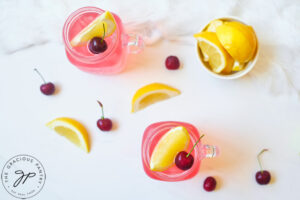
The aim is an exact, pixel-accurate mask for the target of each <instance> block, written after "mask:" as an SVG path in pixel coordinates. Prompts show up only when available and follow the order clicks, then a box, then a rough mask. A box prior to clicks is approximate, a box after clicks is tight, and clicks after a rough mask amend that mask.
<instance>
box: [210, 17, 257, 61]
mask: <svg viewBox="0 0 300 200" xmlns="http://www.w3.org/2000/svg"><path fill="white" fill-rule="evenodd" d="M216 33H217V36H218V39H219V41H220V42H221V44H222V45H223V47H224V48H225V49H226V50H227V51H228V53H229V54H230V55H231V56H232V57H233V58H234V59H235V60H237V61H239V62H240V63H245V62H248V61H250V60H251V59H252V58H253V57H254V54H255V52H256V46H257V39H256V35H255V32H254V30H253V28H252V27H251V26H247V25H245V24H242V23H240V22H236V21H231V22H225V23H224V24H222V25H220V26H218V27H217V28H216Z"/></svg>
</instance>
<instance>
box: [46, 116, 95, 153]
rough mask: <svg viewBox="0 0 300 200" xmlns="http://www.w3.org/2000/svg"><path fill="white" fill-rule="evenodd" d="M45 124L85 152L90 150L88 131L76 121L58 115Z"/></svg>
mask: <svg viewBox="0 0 300 200" xmlns="http://www.w3.org/2000/svg"><path fill="white" fill-rule="evenodd" d="M46 126H47V127H49V128H50V129H52V130H54V131H55V132H56V133H58V134H59V135H61V136H64V137H65V138H67V139H68V140H69V141H70V142H72V143H73V144H75V145H76V146H78V147H79V148H81V149H82V150H84V151H85V152H87V153H88V152H89V151H90V145H89V137H88V132H87V130H86V129H85V127H84V126H83V125H82V124H81V123H79V122H78V121H76V120H74V119H71V118H68V117H60V118H56V119H54V120H52V121H50V122H48V123H47V124H46Z"/></svg>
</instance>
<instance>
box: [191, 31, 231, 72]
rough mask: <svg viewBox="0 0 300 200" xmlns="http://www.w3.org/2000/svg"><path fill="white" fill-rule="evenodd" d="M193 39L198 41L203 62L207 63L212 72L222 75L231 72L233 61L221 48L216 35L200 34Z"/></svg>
mask: <svg viewBox="0 0 300 200" xmlns="http://www.w3.org/2000/svg"><path fill="white" fill-rule="evenodd" d="M194 37H195V38H196V39H197V40H198V46H199V48H200V49H201V52H202V54H203V57H204V61H206V62H208V63H209V66H210V67H211V69H212V71H214V72H216V73H224V74H228V73H230V72H231V69H232V65H233V59H232V57H231V56H230V55H229V54H228V53H227V52H226V50H225V49H224V48H223V46H222V44H221V43H220V41H219V40H218V37H217V35H216V33H214V32H200V33H196V34H195V35H194Z"/></svg>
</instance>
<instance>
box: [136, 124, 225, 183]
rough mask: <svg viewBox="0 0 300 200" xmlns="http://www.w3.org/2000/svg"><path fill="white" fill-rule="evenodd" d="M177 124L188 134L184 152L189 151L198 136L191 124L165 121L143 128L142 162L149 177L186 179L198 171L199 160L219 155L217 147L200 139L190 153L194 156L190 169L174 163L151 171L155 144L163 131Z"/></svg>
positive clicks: (174, 179) (171, 179)
mask: <svg viewBox="0 0 300 200" xmlns="http://www.w3.org/2000/svg"><path fill="white" fill-rule="evenodd" d="M177 126H183V127H185V128H186V129H187V131H188V133H189V135H190V143H189V146H188V148H187V149H186V152H189V151H190V150H191V149H192V147H193V145H194V144H195V143H196V141H197V140H198V139H199V137H200V135H199V132H198V130H197V129H196V128H195V127H194V126H193V125H191V124H188V123H184V122H175V121H167V122H158V123H154V124H151V125H150V126H148V127H147V129H146V130H145V132H144V136H143V141H142V162H143V167H144V171H145V173H146V174H147V175H148V176H149V177H151V178H153V179H157V180H161V181H183V180H187V179H190V178H192V177H194V176H195V175H196V174H197V173H198V171H199V168H200V164H201V160H203V159H204V158H212V157H215V156H218V155H219V149H218V147H216V146H212V145H204V144H201V140H200V141H199V143H198V144H197V145H196V146H195V148H194V150H193V151H192V153H191V154H192V155H193V157H194V164H193V166H192V167H191V168H190V169H188V170H185V171H184V170H181V169H179V168H177V167H176V166H175V165H174V166H172V167H170V168H169V169H167V170H165V171H160V172H159V171H151V170H150V164H149V163H150V158H151V155H152V152H153V150H154V148H155V146H156V144H157V143H158V141H159V140H160V138H161V137H162V136H163V135H164V134H165V133H167V132H168V131H169V130H170V129H172V128H175V127H177Z"/></svg>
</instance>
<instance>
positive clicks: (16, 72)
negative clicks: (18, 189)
mask: <svg viewBox="0 0 300 200" xmlns="http://www.w3.org/2000/svg"><path fill="white" fill-rule="evenodd" d="M122 5H123V4H122ZM98 6H99V5H98ZM114 6H116V5H115V4H111V6H110V7H109V8H111V9H112V10H113V8H115V9H117V6H116V7H114ZM297 6H298V7H299V4H298V5H297ZM70 10H74V8H72V9H71V8H70ZM70 10H69V12H70ZM227 14H231V13H227ZM253 15H254V13H253ZM123 16H124V13H123ZM64 17H66V16H64ZM64 19H65V18H63V19H61V23H63V22H64ZM60 26H61V25H60ZM254 26H255V24H254ZM261 28H262V27H261V26H260V24H258V29H257V32H258V35H259V36H261V37H262V38H266V36H264V35H263V34H262V33H263V31H262V29H261ZM287 31H288V30H287ZM11 37H13V36H8V38H10V39H11ZM264 41H265V43H264ZM261 43H263V45H262V49H261V50H262V52H261V59H259V61H258V63H257V65H256V67H255V69H254V71H252V72H251V73H250V74H249V75H247V76H245V77H243V78H241V79H239V80H232V81H224V80H218V79H216V78H213V77H211V76H209V74H207V73H206V72H205V71H204V69H202V66H201V64H200V62H199V61H198V59H197V57H196V53H195V48H194V46H193V45H192V44H190V43H186V44H184V42H176V41H175V42H174V41H170V40H161V41H160V42H158V43H156V44H154V45H151V46H147V47H146V48H145V50H144V51H143V52H142V53H140V54H139V55H133V56H130V57H129V59H128V62H127V69H126V70H125V71H124V72H123V73H121V74H118V75H114V76H97V75H92V74H88V73H84V72H81V71H79V70H78V69H77V68H76V67H74V66H73V65H72V64H70V63H69V61H68V60H67V58H66V56H65V53H64V47H63V45H62V43H61V42H56V41H55V40H53V41H52V42H51V41H50V42H47V43H45V44H43V45H36V46H33V47H30V48H20V49H19V50H17V51H16V52H14V53H11V52H10V53H7V52H6V53H3V54H2V55H1V57H0V69H1V74H0V76H1V78H0V123H1V131H0V136H1V139H0V168H2V167H3V166H4V164H5V162H6V161H7V160H8V159H9V158H11V157H13V156H15V155H18V154H29V155H32V156H35V157H36V158H38V159H39V160H40V161H41V162H42V164H43V165H44V167H45V170H46V174H47V179H46V183H45V186H44V188H43V190H42V191H41V192H40V193H39V194H38V195H37V196H36V197H34V198H33V199H42V200H48V199H49V200H52V199H58V200H67V199H73V200H82V199H165V200H167V199H168V200H169V199H170V200H171V199H172V200H175V199H212V200H214V199H215V200H219V199H222V200H232V199H245V200H246V199H249V200H253V199H295V200H296V199H300V191H299V183H298V182H299V180H300V172H299V166H300V156H299V152H300V147H299V146H300V139H299V134H300V124H299V119H300V117H299V116H300V115H299V113H300V104H299V100H298V99H297V97H295V93H289V92H286V93H285V92H283V93H279V94H278V93H276V94H274V92H273V91H271V89H270V87H268V86H266V85H268V84H269V83H268V81H269V80H270V79H269V78H268V76H273V75H274V74H271V73H269V70H270V68H272V67H274V66H275V65H273V64H272V63H270V62H268V60H267V58H268V59H270V49H273V50H274V51H277V50H278V45H279V44H278V45H274V46H272V45H271V44H270V43H269V42H268V41H267V39H266V40H264V39H263V41H261ZM296 45H297V43H295V46H296ZM283 46H284V47H285V48H287V49H288V50H290V51H291V52H292V51H293V47H291V46H287V45H283ZM297 48H298V46H297ZM2 50H3V49H2ZM170 54H173V55H177V56H178V57H179V58H180V61H181V62H182V63H183V67H182V68H181V69H180V70H177V71H168V70H166V69H165V67H164V60H165V58H166V57H167V56H168V55H170ZM292 56H294V57H296V56H297V55H296V54H294V55H292ZM274 62H275V61H274ZM34 67H38V69H39V70H40V71H41V73H42V74H43V75H44V76H45V78H46V79H47V80H49V81H52V82H54V83H55V84H56V85H57V86H58V88H59V92H58V94H56V95H54V96H44V95H42V94H41V93H40V91H39V86H40V84H41V80H40V79H39V77H38V76H37V75H36V74H35V73H34V72H33V68H34ZM282 73H284V72H282ZM296 75H297V74H296ZM298 75H299V74H298ZM273 78H276V76H275V75H274V76H273ZM298 78H299V76H298ZM272 80H273V81H274V79H272ZM275 81H276V79H275ZM280 81H282V80H281V79H280ZM152 82H161V83H166V84H169V85H171V86H174V87H176V88H178V89H179V90H181V92H182V94H181V95H180V96H178V97H174V98H172V99H169V100H167V101H163V102H160V103H157V104H154V105H152V106H150V107H148V108H147V109H145V110H142V111H140V112H138V113H136V114H131V113H130V107H131V98H132V96H133V94H134V92H135V91H136V90H137V89H138V88H139V87H141V86H143V85H145V84H148V83H152ZM276 84H277V85H284V84H286V83H285V82H283V81H282V82H279V83H276ZM295 87H296V86H295ZM294 89H295V88H294ZM97 99H99V100H101V101H102V103H103V104H104V106H105V113H106V116H107V117H110V118H112V119H113V122H114V123H116V124H117V127H116V129H115V130H114V131H111V132H108V133H103V132H101V131H99V130H98V128H97V126H96V121H97V119H98V118H100V115H101V111H100V109H99V106H98V104H97V102H96V100H97ZM61 116H66V117H72V118H75V119H77V120H79V121H80V122H82V123H83V124H84V125H85V126H86V128H87V129H88V131H89V133H90V137H91V141H92V146H91V152H90V153H89V154H86V153H85V152H83V151H82V150H80V149H78V148H76V147H75V146H74V145H73V144H71V143H69V142H68V141H67V140H65V139H64V138H62V137H60V136H58V135H57V134H55V133H54V132H52V131H51V130H49V129H48V128H46V127H45V123H46V122H48V121H49V120H52V119H54V118H56V117H61ZM168 120H177V121H184V122H189V123H192V124H194V125H195V126H196V127H197V128H198V129H199V130H200V131H201V132H203V133H205V134H206V136H205V138H203V142H204V143H207V144H214V145H217V146H219V148H220V149H221V155H220V156H219V157H217V158H214V159H206V160H203V162H202V165H201V168H200V171H199V173H198V174H197V175H196V176H195V177H194V178H192V179H190V180H187V181H183V182H175V183H169V182H160V181H156V180H152V179H150V178H149V177H147V175H146V174H145V173H144V171H143V167H142V162H141V154H140V151H141V140H142V136H143V131H144V130H145V128H146V127H147V126H148V125H150V124H151V123H154V122H159V121H168ZM262 148H268V149H269V152H266V153H265V154H264V155H263V156H262V163H263V166H264V168H265V169H267V170H269V171H270V172H271V174H272V183H271V184H269V185H267V186H260V185H258V184H257V183H256V181H255V177H254V176H255V173H256V171H257V170H259V166H258V163H257V160H256V155H257V153H258V152H259V151H260V150H261V149H262ZM207 176H214V177H216V179H217V182H218V188H217V190H216V191H214V192H211V193H208V192H205V191H204V190H203V187H202V185H203V180H204V179H205V178H206V177H207ZM0 199H1V200H10V199H15V198H13V197H12V196H10V195H9V194H8V193H7V192H6V191H5V189H4V188H3V187H2V186H0Z"/></svg>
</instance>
